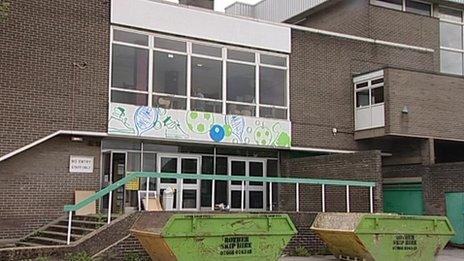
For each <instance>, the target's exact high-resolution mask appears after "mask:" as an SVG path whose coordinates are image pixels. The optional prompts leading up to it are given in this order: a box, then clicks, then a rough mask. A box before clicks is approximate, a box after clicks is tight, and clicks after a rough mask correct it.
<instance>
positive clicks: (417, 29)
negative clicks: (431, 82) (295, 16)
mask: <svg viewBox="0 0 464 261" xmlns="http://www.w3.org/2000/svg"><path fill="white" fill-rule="evenodd" d="M369 2H370V1H369V0H352V1H339V2H338V3H336V4H334V5H332V6H330V7H329V8H326V9H322V10H321V11H319V12H317V13H314V14H312V15H310V16H309V18H308V19H307V20H305V21H303V22H302V23H301V25H303V26H308V27H313V28H319V29H323V30H328V31H333V32H339V33H346V34H352V35H356V36H361V37H368V38H373V39H379V40H383V41H390V42H395V43H402V44H408V45H416V46H421V47H426V48H431V49H434V50H437V52H436V54H435V59H434V65H435V70H436V71H439V65H440V61H439V58H440V56H439V52H438V50H439V47H440V38H439V20H438V19H437V18H434V17H430V16H425V15H418V14H413V13H407V12H403V11H399V10H393V9H389V8H385V7H379V6H375V5H371V4H370V3H369ZM405 25H407V26H405Z"/></svg>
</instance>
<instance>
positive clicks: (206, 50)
mask: <svg viewBox="0 0 464 261" xmlns="http://www.w3.org/2000/svg"><path fill="white" fill-rule="evenodd" d="M192 52H193V53H195V54H202V55H209V56H215V57H222V49H221V48H220V47H214V46H208V45H202V44H195V43H194V44H192Z"/></svg>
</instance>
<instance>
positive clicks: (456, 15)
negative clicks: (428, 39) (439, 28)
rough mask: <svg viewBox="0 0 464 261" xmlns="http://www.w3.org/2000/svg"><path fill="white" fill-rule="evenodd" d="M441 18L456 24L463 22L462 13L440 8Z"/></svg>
mask: <svg viewBox="0 0 464 261" xmlns="http://www.w3.org/2000/svg"><path fill="white" fill-rule="evenodd" d="M440 18H441V19H446V20H449V21H454V22H462V11H461V10H456V9H451V8H446V7H443V6H440Z"/></svg>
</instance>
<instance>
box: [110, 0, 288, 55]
mask: <svg viewBox="0 0 464 261" xmlns="http://www.w3.org/2000/svg"><path fill="white" fill-rule="evenodd" d="M111 22H112V23H114V24H119V25H125V26H132V27H137V28H142V29H147V30H153V31H158V32H164V33H170V34H176V35H181V36H187V37H194V38H200V39H205V40H210V41H217V42H223V43H229V44H235V45H242V46H248V47H253V48H260V49H266V50H273V51H279V52H285V53H290V51H291V48H290V46H291V44H290V34H291V32H290V30H291V29H290V28H288V27H285V26H279V25H273V24H267V23H261V22H257V21H252V20H249V19H240V18H237V17H231V16H227V15H224V14H219V13H215V12H212V11H207V10H205V11H203V10H199V9H196V8H187V7H182V6H178V5H174V4H168V3H160V2H156V1H149V0H112V1H111Z"/></svg>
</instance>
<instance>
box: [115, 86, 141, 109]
mask: <svg viewBox="0 0 464 261" xmlns="http://www.w3.org/2000/svg"><path fill="white" fill-rule="evenodd" d="M111 102H117V103H126V104H134V105H139V106H147V105H148V95H147V94H143V93H134V92H123V91H116V90H112V91H111Z"/></svg>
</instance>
